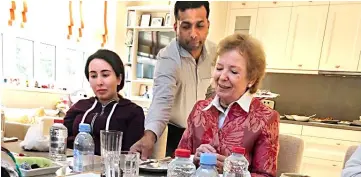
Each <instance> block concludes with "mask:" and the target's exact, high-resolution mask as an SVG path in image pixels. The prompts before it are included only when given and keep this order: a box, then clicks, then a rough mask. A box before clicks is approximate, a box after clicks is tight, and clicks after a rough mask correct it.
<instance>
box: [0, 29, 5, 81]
mask: <svg viewBox="0 0 361 177" xmlns="http://www.w3.org/2000/svg"><path fill="white" fill-rule="evenodd" d="M3 38H4V37H3V34H2V33H0V76H2V75H3V74H4V73H3V68H4V67H3V66H4V65H3V58H4V52H3V50H4V49H3V41H4V39H3ZM0 78H1V77H0ZM1 82H2V81H0V83H1Z"/></svg>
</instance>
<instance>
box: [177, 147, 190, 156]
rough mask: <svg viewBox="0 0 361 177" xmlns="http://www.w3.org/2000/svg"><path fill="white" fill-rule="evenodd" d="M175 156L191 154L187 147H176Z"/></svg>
mask: <svg viewBox="0 0 361 177" xmlns="http://www.w3.org/2000/svg"><path fill="white" fill-rule="evenodd" d="M175 156H176V157H184V158H189V157H190V156H191V151H190V150H188V149H176V150H175Z"/></svg>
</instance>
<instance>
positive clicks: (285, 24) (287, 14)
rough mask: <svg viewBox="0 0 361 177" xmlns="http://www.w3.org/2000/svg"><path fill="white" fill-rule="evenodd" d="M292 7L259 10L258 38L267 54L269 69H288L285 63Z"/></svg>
mask: <svg viewBox="0 0 361 177" xmlns="http://www.w3.org/2000/svg"><path fill="white" fill-rule="evenodd" d="M291 10H292V7H277V8H259V10H258V15H257V25H256V38H257V39H259V40H260V41H261V42H262V44H263V47H264V49H265V53H266V62H267V64H266V67H267V68H268V69H287V67H288V65H287V63H286V62H285V59H286V48H287V37H288V30H289V26H290V20H291Z"/></svg>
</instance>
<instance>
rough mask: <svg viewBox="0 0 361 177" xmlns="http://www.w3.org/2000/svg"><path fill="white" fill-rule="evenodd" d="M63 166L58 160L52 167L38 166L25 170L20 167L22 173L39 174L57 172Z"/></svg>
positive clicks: (24, 174) (28, 174)
mask: <svg viewBox="0 0 361 177" xmlns="http://www.w3.org/2000/svg"><path fill="white" fill-rule="evenodd" d="M61 167H62V166H61V165H60V164H58V163H56V162H53V165H52V166H50V167H45V168H37V169H31V170H24V169H22V168H20V171H21V173H22V174H23V176H39V175H45V174H55V173H56V171H58V170H59V169H60V168H61Z"/></svg>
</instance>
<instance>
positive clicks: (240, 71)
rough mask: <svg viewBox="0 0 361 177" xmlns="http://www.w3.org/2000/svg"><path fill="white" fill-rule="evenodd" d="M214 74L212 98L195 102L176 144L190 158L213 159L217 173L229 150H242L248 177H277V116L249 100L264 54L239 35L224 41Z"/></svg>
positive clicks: (262, 69) (262, 68)
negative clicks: (215, 158)
mask: <svg viewBox="0 0 361 177" xmlns="http://www.w3.org/2000/svg"><path fill="white" fill-rule="evenodd" d="M217 55H218V59H217V62H216V66H215V70H214V73H213V79H214V86H215V92H216V95H215V96H214V98H210V99H207V100H203V101H198V102H197V103H196V104H195V106H194V107H193V110H192V112H191V113H190V115H189V117H188V127H187V129H186V131H185V132H184V134H183V137H182V139H181V141H180V143H179V146H178V147H179V148H185V149H189V150H191V151H192V153H195V158H194V161H195V163H198V162H199V156H200V153H204V152H213V153H218V163H217V167H218V169H219V170H220V171H221V170H222V168H223V161H224V159H225V158H226V157H227V156H229V155H230V154H231V149H232V147H233V146H242V147H244V148H246V158H247V159H248V161H249V163H250V167H249V170H250V172H251V174H252V176H253V177H256V176H264V177H266V176H267V177H274V176H276V168H277V155H278V133H279V132H278V128H279V114H278V113H277V112H276V111H274V110H272V109H270V108H268V107H267V106H265V105H264V104H262V103H261V102H260V100H258V99H255V98H253V96H252V94H254V93H255V92H256V91H257V89H258V86H259V84H260V82H261V80H262V78H263V76H264V74H265V66H266V63H265V54H264V51H263V49H262V47H261V45H260V44H259V42H258V41H257V40H256V39H254V38H252V37H250V36H248V35H243V34H233V35H231V36H228V37H226V38H225V39H223V40H222V41H221V42H220V43H219V45H218V49H217Z"/></svg>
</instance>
